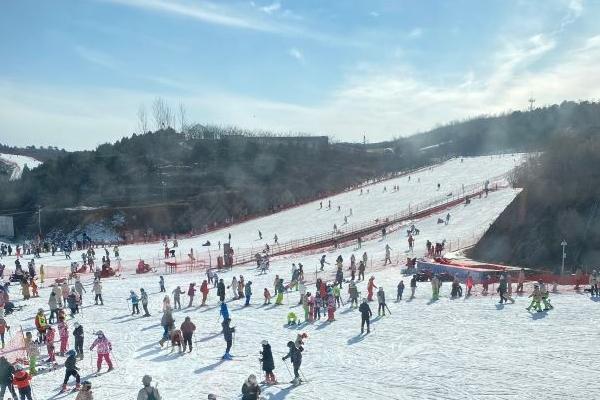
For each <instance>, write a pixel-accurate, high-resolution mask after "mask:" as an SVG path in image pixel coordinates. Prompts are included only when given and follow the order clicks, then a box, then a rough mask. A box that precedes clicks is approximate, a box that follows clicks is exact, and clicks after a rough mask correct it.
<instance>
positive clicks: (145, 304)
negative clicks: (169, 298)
mask: <svg viewBox="0 0 600 400" xmlns="http://www.w3.org/2000/svg"><path fill="white" fill-rule="evenodd" d="M140 297H141V300H142V308H143V309H144V315H143V316H144V317H149V316H150V313H149V312H148V293H146V291H145V290H144V288H140Z"/></svg>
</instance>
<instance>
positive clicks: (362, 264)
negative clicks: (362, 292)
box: [358, 261, 366, 281]
mask: <svg viewBox="0 0 600 400" xmlns="http://www.w3.org/2000/svg"><path fill="white" fill-rule="evenodd" d="M365 265H366V264H365V262H364V261H360V262H359V263H358V280H359V281H364V280H365Z"/></svg>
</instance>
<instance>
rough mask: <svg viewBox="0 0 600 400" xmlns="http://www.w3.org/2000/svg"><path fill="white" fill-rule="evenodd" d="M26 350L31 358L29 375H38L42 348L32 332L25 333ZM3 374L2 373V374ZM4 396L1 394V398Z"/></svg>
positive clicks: (29, 358)
mask: <svg viewBox="0 0 600 400" xmlns="http://www.w3.org/2000/svg"><path fill="white" fill-rule="evenodd" d="M24 344H25V351H26V352H27V357H28V360H29V375H31V376H34V375H37V369H36V368H37V361H38V359H39V357H40V348H39V345H38V343H36V342H34V341H33V335H32V334H31V332H26V333H25V338H24ZM0 375H1V374H0ZM3 398H4V397H3V396H2V395H0V399H3Z"/></svg>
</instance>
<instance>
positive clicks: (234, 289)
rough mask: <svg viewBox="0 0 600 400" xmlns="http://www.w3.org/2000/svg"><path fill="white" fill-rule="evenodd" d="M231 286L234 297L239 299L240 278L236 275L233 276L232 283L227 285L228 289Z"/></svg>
mask: <svg viewBox="0 0 600 400" xmlns="http://www.w3.org/2000/svg"><path fill="white" fill-rule="evenodd" d="M229 288H231V291H232V292H233V299H234V300H237V298H238V292H237V290H238V280H237V277H236V276H235V275H234V276H233V278H231V284H230V285H229V286H228V287H227V289H229Z"/></svg>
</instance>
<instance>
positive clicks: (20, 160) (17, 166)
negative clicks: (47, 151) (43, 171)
mask: <svg viewBox="0 0 600 400" xmlns="http://www.w3.org/2000/svg"><path fill="white" fill-rule="evenodd" d="M0 161H4V162H6V163H8V164H10V165H13V166H14V168H13V170H12V173H11V175H10V178H9V179H10V180H11V181H14V180H17V179H21V174H22V173H23V168H25V166H26V165H27V168H29V169H34V168H36V167H38V166H40V165H41V164H42V162H41V161H38V160H36V159H35V158H32V157H27V156H21V155H17V154H3V153H0Z"/></svg>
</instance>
